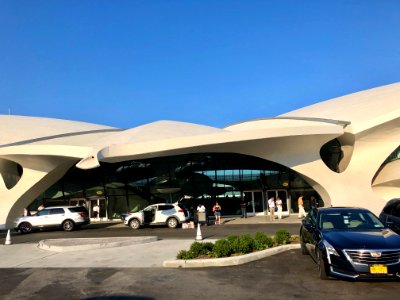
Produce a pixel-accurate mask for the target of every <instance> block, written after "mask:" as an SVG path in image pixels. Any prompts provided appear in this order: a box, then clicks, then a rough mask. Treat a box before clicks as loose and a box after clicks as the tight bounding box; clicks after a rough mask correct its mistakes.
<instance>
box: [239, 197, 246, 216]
mask: <svg viewBox="0 0 400 300" xmlns="http://www.w3.org/2000/svg"><path fill="white" fill-rule="evenodd" d="M240 209H241V210H242V216H241V218H247V211H246V210H247V202H246V201H245V200H244V197H242V199H241V200H240Z"/></svg>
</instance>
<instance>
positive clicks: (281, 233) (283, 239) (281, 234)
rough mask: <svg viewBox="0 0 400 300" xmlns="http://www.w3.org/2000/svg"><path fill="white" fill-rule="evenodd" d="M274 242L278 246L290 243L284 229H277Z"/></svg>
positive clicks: (288, 235) (287, 232)
mask: <svg viewBox="0 0 400 300" xmlns="http://www.w3.org/2000/svg"><path fill="white" fill-rule="evenodd" d="M274 242H275V243H276V244H278V245H286V244H288V243H290V233H289V231H287V230H286V229H279V230H278V231H277V232H276V234H275V238H274Z"/></svg>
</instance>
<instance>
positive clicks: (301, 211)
mask: <svg viewBox="0 0 400 300" xmlns="http://www.w3.org/2000/svg"><path fill="white" fill-rule="evenodd" d="M297 205H298V207H299V219H301V218H304V217H305V216H306V211H305V210H304V202H303V195H300V197H299V198H298V199H297Z"/></svg>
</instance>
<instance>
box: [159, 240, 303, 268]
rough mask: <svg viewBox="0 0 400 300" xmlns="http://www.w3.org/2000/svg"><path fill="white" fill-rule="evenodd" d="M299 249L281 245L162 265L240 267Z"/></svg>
mask: <svg viewBox="0 0 400 300" xmlns="http://www.w3.org/2000/svg"><path fill="white" fill-rule="evenodd" d="M293 249H300V244H290V245H283V246H278V247H274V248H269V249H265V250H262V251H258V252H254V253H249V254H244V255H240V256H232V257H223V258H210V259H189V260H183V259H177V260H166V261H164V263H163V267H165V268H204V267H227V266H236V265H242V264H245V263H248V262H251V261H254V260H258V259H262V258H265V257H268V256H271V255H274V254H278V253H281V252H284V251H288V250H293Z"/></svg>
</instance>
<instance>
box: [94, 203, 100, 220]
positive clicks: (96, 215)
mask: <svg viewBox="0 0 400 300" xmlns="http://www.w3.org/2000/svg"><path fill="white" fill-rule="evenodd" d="M99 211H100V209H99V206H98V205H97V204H95V205H94V206H93V217H94V218H95V219H97V218H98V217H99Z"/></svg>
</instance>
